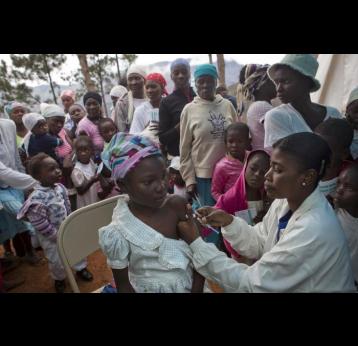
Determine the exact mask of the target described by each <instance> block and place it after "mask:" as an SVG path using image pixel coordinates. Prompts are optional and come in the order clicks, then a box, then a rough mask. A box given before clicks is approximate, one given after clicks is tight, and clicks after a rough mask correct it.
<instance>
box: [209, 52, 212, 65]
mask: <svg viewBox="0 0 358 346" xmlns="http://www.w3.org/2000/svg"><path fill="white" fill-rule="evenodd" d="M208 55H209V64H212V63H213V55H212V54H208Z"/></svg>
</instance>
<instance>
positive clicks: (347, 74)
mask: <svg viewBox="0 0 358 346" xmlns="http://www.w3.org/2000/svg"><path fill="white" fill-rule="evenodd" d="M318 62H319V68H318V71H317V75H316V78H317V79H318V80H319V81H320V82H321V85H322V86H321V88H320V89H319V90H318V91H316V92H315V93H312V95H311V96H312V101H313V102H317V103H320V104H324V105H327V106H333V107H336V108H337V109H338V110H339V111H341V112H342V113H344V111H345V108H346V103H347V100H348V97H349V94H350V92H351V91H352V90H353V89H354V88H355V87H356V86H358V54H320V55H319V56H318Z"/></svg>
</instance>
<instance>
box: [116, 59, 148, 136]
mask: <svg viewBox="0 0 358 346" xmlns="http://www.w3.org/2000/svg"><path fill="white" fill-rule="evenodd" d="M145 77H146V72H145V71H144V69H142V68H141V67H139V66H136V65H131V66H130V67H129V69H128V71H127V82H128V89H129V92H128V94H126V95H124V96H123V97H122V98H121V99H119V100H118V102H117V104H116V107H115V109H114V114H112V115H113V118H112V119H113V121H114V122H115V124H116V125H117V127H118V130H119V132H128V131H129V128H130V125H131V123H132V120H133V115H134V111H135V109H136V108H137V107H138V106H139V105H141V104H142V103H143V102H145V101H146V98H145V92H144V82H145Z"/></svg>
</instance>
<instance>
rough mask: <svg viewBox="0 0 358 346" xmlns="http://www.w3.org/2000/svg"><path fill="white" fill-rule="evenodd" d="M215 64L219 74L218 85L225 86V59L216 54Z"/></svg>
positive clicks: (221, 55)
mask: <svg viewBox="0 0 358 346" xmlns="http://www.w3.org/2000/svg"><path fill="white" fill-rule="evenodd" d="M216 58H217V61H216V64H217V66H218V74H219V85H224V86H225V59H224V54H216Z"/></svg>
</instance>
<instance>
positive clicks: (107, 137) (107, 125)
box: [98, 118, 120, 199]
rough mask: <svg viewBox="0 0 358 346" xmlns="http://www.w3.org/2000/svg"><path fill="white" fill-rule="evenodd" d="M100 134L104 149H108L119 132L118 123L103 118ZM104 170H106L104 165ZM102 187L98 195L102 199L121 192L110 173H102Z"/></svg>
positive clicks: (99, 126)
mask: <svg viewBox="0 0 358 346" xmlns="http://www.w3.org/2000/svg"><path fill="white" fill-rule="evenodd" d="M98 130H99V134H100V135H101V137H102V138H103V140H104V149H106V148H107V147H108V145H109V142H110V141H111V139H112V137H113V136H114V135H115V134H116V133H118V128H117V125H116V124H115V123H114V121H113V120H112V119H110V118H103V119H101V120H100V121H99V122H98ZM103 170H106V168H105V167H104V168H103ZM99 182H100V188H99V190H98V195H99V198H100V199H105V198H109V197H114V196H118V195H119V193H120V190H119V187H118V186H116V184H115V182H114V181H113V180H112V179H111V176H110V174H109V175H108V176H106V174H101V175H100V180H99Z"/></svg>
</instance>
